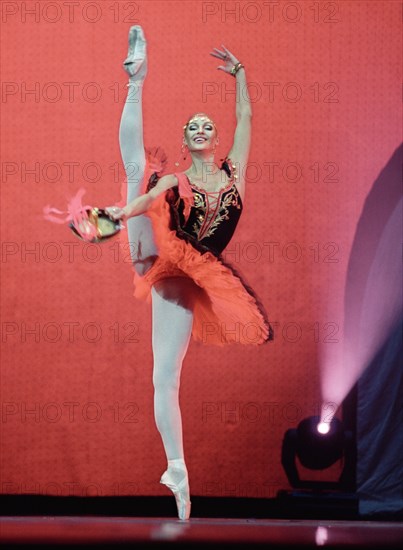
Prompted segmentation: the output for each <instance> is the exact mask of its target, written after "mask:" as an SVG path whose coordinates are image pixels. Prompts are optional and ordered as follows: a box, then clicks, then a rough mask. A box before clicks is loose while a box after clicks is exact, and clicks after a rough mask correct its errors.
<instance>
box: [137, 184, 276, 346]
mask: <svg viewBox="0 0 403 550" xmlns="http://www.w3.org/2000/svg"><path fill="white" fill-rule="evenodd" d="M148 214H149V216H150V217H151V219H152V223H153V227H154V232H155V239H156V243H157V246H158V250H159V257H158V259H157V260H156V262H155V263H154V265H153V266H152V267H151V268H150V269H149V270H148V272H147V273H146V274H145V275H144V276H143V277H140V276H139V275H137V274H135V276H134V285H135V292H134V296H135V297H136V298H139V299H149V296H150V291H151V287H152V285H153V284H155V283H156V282H157V281H160V280H162V279H165V278H169V277H187V278H190V279H192V280H193V281H194V282H195V283H196V285H197V286H198V287H199V288H200V289H201V292H200V293H198V294H197V296H196V297H195V305H194V310H193V319H194V320H193V329H192V336H193V338H194V339H195V340H197V341H199V342H203V343H205V344H215V345H223V344H232V343H240V344H254V345H258V344H262V343H264V342H267V341H269V340H272V338H273V331H272V328H271V326H270V324H269V322H268V319H267V316H266V314H265V312H264V309H263V308H262V306H261V305H259V303H258V300H257V298H256V296H255V295H254V294H253V292H252V290H251V289H250V288H248V287H247V285H246V284H245V283H244V282H242V280H241V278H240V276H239V274H237V273H236V272H235V270H234V269H233V268H232V267H231V266H229V265H227V264H225V263H224V262H223V261H222V259H221V258H219V257H216V256H215V255H214V254H212V253H211V252H206V253H204V254H201V253H200V252H199V251H198V250H196V249H195V248H194V247H193V246H192V245H191V244H190V243H188V242H186V241H185V240H183V239H181V238H179V237H177V235H176V231H174V230H171V229H170V210H169V203H168V202H167V201H166V198H165V194H163V195H161V196H160V197H159V198H158V199H157V200H156V201H155V203H154V205H153V207H152V209H150V210H149V212H148Z"/></svg>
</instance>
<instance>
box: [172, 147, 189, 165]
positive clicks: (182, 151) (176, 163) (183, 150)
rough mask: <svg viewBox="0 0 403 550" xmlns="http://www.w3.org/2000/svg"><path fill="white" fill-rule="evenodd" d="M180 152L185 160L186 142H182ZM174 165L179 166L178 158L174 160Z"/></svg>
mask: <svg viewBox="0 0 403 550" xmlns="http://www.w3.org/2000/svg"><path fill="white" fill-rule="evenodd" d="M181 153H182V156H183V160H186V157H187V154H188V152H187V145H186V143H182V147H181ZM175 166H179V161H178V160H177V161H176V162H175Z"/></svg>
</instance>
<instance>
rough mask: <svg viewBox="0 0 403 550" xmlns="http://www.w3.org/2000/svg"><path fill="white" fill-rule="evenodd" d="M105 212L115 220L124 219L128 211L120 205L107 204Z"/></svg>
mask: <svg viewBox="0 0 403 550" xmlns="http://www.w3.org/2000/svg"><path fill="white" fill-rule="evenodd" d="M105 212H106V213H107V214H108V216H109V217H110V218H111V219H112V220H113V221H117V220H124V219H125V218H126V212H125V211H124V210H123V208H120V207H119V206H107V207H106V208H105Z"/></svg>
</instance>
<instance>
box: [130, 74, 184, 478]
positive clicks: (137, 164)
mask: <svg viewBox="0 0 403 550" xmlns="http://www.w3.org/2000/svg"><path fill="white" fill-rule="evenodd" d="M142 91H143V82H142V80H137V81H136V79H135V77H132V78H131V79H130V86H129V87H128V95H127V98H126V102H125V105H124V108H123V112H122V117H121V123H120V129H119V143H120V149H121V155H122V160H123V163H124V166H125V170H126V175H127V185H128V189H127V202H130V201H131V200H133V199H134V198H136V197H137V196H138V195H139V194H140V193H141V192H142V187H143V181H142V180H143V176H144V166H145V153H144V144H143V118H142ZM127 232H128V239H129V243H130V248H131V254H132V261H133V266H134V269H135V270H136V272H137V273H138V274H139V275H144V273H146V271H147V270H148V269H149V268H150V267H151V266H152V264H153V263H154V261H155V259H156V258H157V256H158V251H157V246H156V244H155V241H154V236H153V230H152V225H151V221H150V219H149V218H148V217H147V216H145V215H140V216H136V217H133V218H130V219H129V220H127ZM192 284H193V283H191V282H190V281H189V280H186V279H183V278H172V279H166V280H164V281H160V282H159V283H157V284H156V285H154V287H153V288H152V292H151V295H152V323H153V328H152V347H153V355H154V368H153V384H154V414H155V422H156V425H157V428H158V431H159V433H160V435H161V438H162V442H163V446H164V450H165V454H166V457H167V460H168V461H173V460H176V459H182V461H180V462H176V464H183V466H184V462H183V459H184V452H183V439H182V418H181V412H180V407H179V386H180V374H181V369H182V361H183V359H184V357H185V354H186V351H187V348H188V345H189V340H190V336H191V331H192V322H193V314H192V301H191V297H192ZM171 465H172V462H171ZM168 466H170V463H168ZM184 469H186V467H185V466H184Z"/></svg>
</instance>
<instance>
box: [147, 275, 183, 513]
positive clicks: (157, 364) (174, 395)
mask: <svg viewBox="0 0 403 550" xmlns="http://www.w3.org/2000/svg"><path fill="white" fill-rule="evenodd" d="M192 285H193V283H192V282H191V281H189V280H186V279H167V280H165V281H161V282H160V283H159V284H157V285H156V286H154V287H153V289H152V303H153V352H154V374H153V383H154V412H155V421H156V425H157V428H158V430H159V432H160V434H161V438H162V441H163V445H164V449H165V453H166V456H167V460H168V469H167V471H166V472H165V473H164V474H163V476H162V478H161V483H164V484H165V485H167V486H168V487H169V488H170V489H171V490H172V491H173V493H174V494H175V498H176V503H177V507H178V515H179V518H180V519H188V517H189V514H190V496H189V482H188V475H187V469H186V465H185V461H184V452H183V437H182V418H181V412H180V405H179V387H180V374H181V370H182V362H183V359H184V357H185V354H186V351H187V348H188V345H189V340H190V337H191V332H192V323H193V313H192V295H193V294H192V293H193V288H192Z"/></svg>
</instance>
